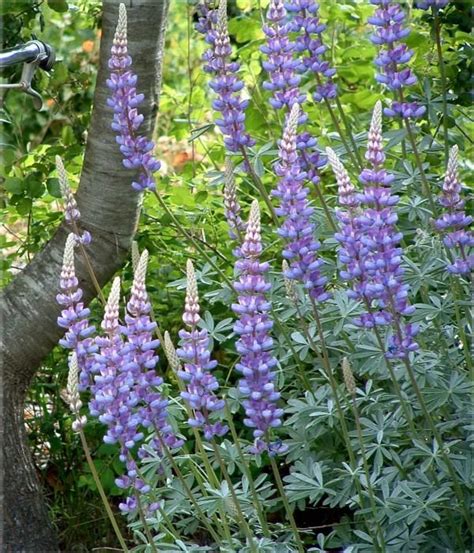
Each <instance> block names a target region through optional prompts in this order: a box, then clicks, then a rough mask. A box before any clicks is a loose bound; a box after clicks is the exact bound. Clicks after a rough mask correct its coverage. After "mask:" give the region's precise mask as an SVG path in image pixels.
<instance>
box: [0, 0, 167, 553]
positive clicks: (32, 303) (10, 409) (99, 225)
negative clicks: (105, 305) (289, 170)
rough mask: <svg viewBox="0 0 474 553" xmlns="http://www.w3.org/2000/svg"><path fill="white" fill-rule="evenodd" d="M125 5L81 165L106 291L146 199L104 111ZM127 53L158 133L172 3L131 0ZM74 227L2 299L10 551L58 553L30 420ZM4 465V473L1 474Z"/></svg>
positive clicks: (147, 128) (107, 8)
mask: <svg viewBox="0 0 474 553" xmlns="http://www.w3.org/2000/svg"><path fill="white" fill-rule="evenodd" d="M119 3H120V2H119V0H104V2H103V20H102V29H103V34H102V39H101V47H100V64H99V71H98V78H97V86H96V91H95V96H94V109H93V113H92V119H91V125H90V129H89V133H88V139H87V146H86V154H85V160H84V166H83V170H82V175H81V181H80V185H79V188H78V192H77V203H78V207H79V209H80V211H81V215H82V217H81V221H80V226H81V228H83V229H85V230H88V231H89V232H90V233H91V235H92V243H91V245H90V246H88V247H87V253H88V255H89V258H90V259H91V262H92V265H93V268H94V272H95V274H96V276H97V279H98V281H99V283H100V285H101V286H102V285H104V284H105V283H106V282H107V281H108V280H109V279H110V278H111V277H112V276H113V274H114V273H115V271H116V270H117V269H118V268H119V267H120V266H121V264H122V263H123V261H124V259H125V257H126V255H127V253H128V251H129V247H130V244H131V240H132V238H133V235H134V233H135V230H136V226H137V222H138V216H139V211H140V204H141V196H140V194H137V193H136V192H134V191H133V190H132V188H131V186H130V185H131V182H132V179H133V177H134V174H133V172H130V171H129V170H126V169H125V168H124V167H123V165H122V162H121V155H120V152H119V150H118V146H117V144H116V142H115V136H114V133H113V131H112V130H111V128H110V124H111V121H112V112H111V109H110V108H108V107H107V106H106V98H107V96H108V90H107V88H106V86H105V80H106V78H107V76H108V68H107V61H108V58H109V54H110V47H111V43H112V37H113V34H114V30H115V26H116V23H117V17H118V6H119ZM124 3H125V5H126V7H127V13H128V23H129V24H128V37H129V51H130V54H131V56H132V58H133V69H134V71H135V72H136V73H137V74H138V89H139V91H140V92H143V93H144V94H145V101H144V102H143V103H142V104H141V106H140V110H141V112H142V113H143V114H144V116H145V120H144V123H143V131H144V133H146V134H147V135H148V136H150V135H151V133H152V130H153V123H154V119H155V116H156V113H157V100H158V87H159V83H160V78H161V57H162V52H163V41H164V27H165V22H166V15H167V9H168V0H128V1H125V2H124ZM68 232H69V230H68V228H67V227H66V226H65V225H64V224H62V225H61V226H60V227H59V228H58V229H57V231H56V233H55V235H54V236H53V238H52V239H51V240H50V241H49V243H48V244H47V245H46V247H45V248H44V249H43V250H42V251H41V252H40V253H39V254H38V255H36V256H35V258H34V259H33V260H32V261H31V263H30V264H28V265H27V266H26V267H25V269H24V270H23V271H22V272H21V273H19V274H18V275H17V276H16V277H15V279H14V280H13V281H12V282H11V283H10V284H9V285H8V286H7V287H6V288H5V290H4V291H3V292H2V294H1V295H0V328H1V331H0V340H1V341H0V344H1V355H0V402H1V403H0V406H1V408H2V418H1V421H0V440H1V446H2V450H1V453H0V471H1V473H0V517H1V519H0V539H3V544H2V543H0V545H2V547H1V550H2V551H8V552H28V553H30V552H31V553H49V552H55V551H58V543H57V539H56V536H55V533H54V530H53V528H52V526H51V524H50V522H49V520H48V516H47V508H46V505H45V503H44V501H43V498H42V495H41V490H40V487H39V483H38V480H37V477H36V474H35V470H34V465H33V462H32V458H31V455H30V452H29V450H28V446H27V441H26V435H25V428H24V422H23V409H24V401H25V394H26V392H27V390H28V386H29V385H30V383H31V380H32V378H33V376H34V374H35V372H36V369H37V368H38V366H39V365H40V363H41V361H42V359H43V358H44V357H45V356H46V355H47V354H48V353H49V352H50V351H51V349H52V348H53V347H54V345H55V344H56V343H57V341H58V339H59V338H60V336H61V334H62V330H61V329H60V328H59V327H58V326H57V323H56V319H57V316H58V314H59V311H60V309H59V306H58V305H57V303H56V299H55V296H56V294H57V293H58V283H59V274H60V271H61V263H62V253H63V248H64V243H65V240H66V236H67V233H68ZM76 271H77V276H78V278H79V282H80V286H81V287H82V288H83V290H84V299H85V301H86V303H88V302H89V301H90V300H91V299H92V298H93V297H94V295H95V291H94V287H93V285H92V282H91V280H90V278H89V275H88V273H87V270H86V266H85V264H84V260H83V259H82V257H81V253H80V251H78V252H77V258H76ZM2 467H3V470H2Z"/></svg>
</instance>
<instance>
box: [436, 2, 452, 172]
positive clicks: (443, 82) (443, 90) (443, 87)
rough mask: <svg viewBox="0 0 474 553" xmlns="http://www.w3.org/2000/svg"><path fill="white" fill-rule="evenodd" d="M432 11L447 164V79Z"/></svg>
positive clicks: (437, 29)
mask: <svg viewBox="0 0 474 553" xmlns="http://www.w3.org/2000/svg"><path fill="white" fill-rule="evenodd" d="M433 13H434V34H435V41H436V50H437V53H438V64H439V73H440V76H441V95H442V99H443V135H444V164H445V167H446V166H447V164H448V159H449V136H448V81H447V78H446V65H445V63H444V58H443V47H442V44H441V22H440V19H439V14H438V10H437V9H436V8H433Z"/></svg>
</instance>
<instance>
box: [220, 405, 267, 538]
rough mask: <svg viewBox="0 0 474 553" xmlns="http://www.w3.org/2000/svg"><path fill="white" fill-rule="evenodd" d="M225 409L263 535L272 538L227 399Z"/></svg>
mask: <svg viewBox="0 0 474 553" xmlns="http://www.w3.org/2000/svg"><path fill="white" fill-rule="evenodd" d="M224 409H225V415H226V419H227V422H228V424H229V428H230V432H231V434H232V438H233V440H234V444H235V446H236V448H237V453H238V454H239V457H240V461H241V463H242V467H243V469H244V473H245V476H246V477H247V480H248V483H249V487H250V493H251V494H252V499H253V506H254V508H255V511H256V512H257V514H258V518H259V520H260V524H261V525H262V530H263V535H264V536H265V537H266V538H270V537H271V534H270V530H269V529H268V523H267V519H266V517H265V512H264V509H263V507H262V505H261V503H260V500H259V497H258V494H257V490H256V488H255V483H254V481H253V477H252V473H251V472H250V467H249V466H248V464H247V460H246V459H245V456H244V452H243V451H242V448H241V447H240V439H239V436H238V435H237V430H236V428H235V425H234V421H233V419H232V413H231V412H230V409H229V405H228V403H227V401H226V402H225V406H224Z"/></svg>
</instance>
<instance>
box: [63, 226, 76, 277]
mask: <svg viewBox="0 0 474 553" xmlns="http://www.w3.org/2000/svg"><path fill="white" fill-rule="evenodd" d="M75 245H76V237H75V235H74V233H72V232H71V233H69V234H68V235H67V238H66V244H65V245H64V254H63V267H68V268H70V269H71V268H74V246H75Z"/></svg>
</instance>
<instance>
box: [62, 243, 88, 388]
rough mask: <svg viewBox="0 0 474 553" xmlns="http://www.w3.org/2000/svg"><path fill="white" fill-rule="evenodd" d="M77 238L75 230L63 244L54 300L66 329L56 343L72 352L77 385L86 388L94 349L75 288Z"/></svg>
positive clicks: (77, 284) (81, 293)
mask: <svg viewBox="0 0 474 553" xmlns="http://www.w3.org/2000/svg"><path fill="white" fill-rule="evenodd" d="M76 242H77V238H76V235H75V234H72V233H71V234H69V235H68V237H67V239H66V245H65V247H64V255H63V265H62V269H61V277H60V280H59V287H60V289H61V292H60V293H59V294H58V295H57V296H56V301H57V302H58V303H59V305H61V306H63V309H62V311H61V314H60V316H59V317H58V325H59V326H60V327H61V328H64V329H66V333H65V335H64V337H63V338H61V340H59V343H60V344H61V345H62V346H63V347H64V348H67V349H71V350H72V351H73V352H74V353H75V354H76V359H77V363H78V366H79V370H80V374H79V383H80V389H81V390H86V389H87V388H88V386H89V384H90V375H91V372H92V371H93V359H92V356H93V354H94V353H95V351H97V347H96V345H95V343H94V339H93V338H92V335H93V334H94V332H95V328H94V326H92V325H90V324H89V315H90V310H89V308H87V307H84V303H83V302H82V301H81V300H82V295H83V292H82V290H81V289H80V288H79V281H78V279H77V276H76V271H75V267H74V246H75V244H76Z"/></svg>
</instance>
